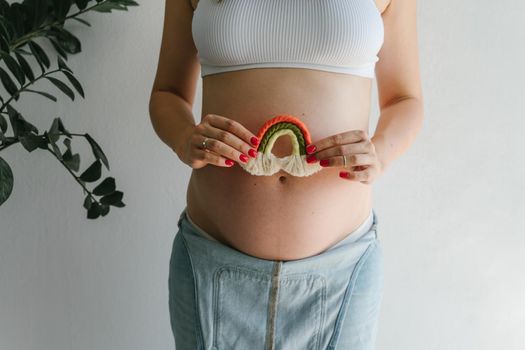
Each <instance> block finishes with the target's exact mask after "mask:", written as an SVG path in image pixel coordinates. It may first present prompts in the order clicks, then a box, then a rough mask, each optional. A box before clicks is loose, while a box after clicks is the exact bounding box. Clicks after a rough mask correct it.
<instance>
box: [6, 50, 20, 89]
mask: <svg viewBox="0 0 525 350" xmlns="http://www.w3.org/2000/svg"><path fill="white" fill-rule="evenodd" d="M1 57H2V59H3V60H4V62H5V65H6V66H7V68H9V70H10V71H11V73H13V75H14V77H15V78H16V80H18V82H19V83H20V85H24V84H25V82H26V76H25V74H24V71H23V70H22V68H20V66H19V65H18V62H17V61H16V60H15V59H14V58H13V57H12V56H11V55H8V54H6V53H4V52H1Z"/></svg>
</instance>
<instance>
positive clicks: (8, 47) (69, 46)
mask: <svg viewBox="0 0 525 350" xmlns="http://www.w3.org/2000/svg"><path fill="white" fill-rule="evenodd" d="M128 6H138V4H137V3H136V2H135V1H133V0H24V1H22V2H16V3H11V4H9V3H8V2H7V1H6V0H0V81H1V83H2V86H3V88H4V89H5V93H3V92H2V93H1V94H0V104H1V106H0V206H1V205H2V204H3V203H4V202H5V201H6V200H7V199H8V198H9V196H10V195H11V193H12V191H13V172H12V170H11V167H10V166H9V164H8V163H7V161H6V160H5V159H3V158H2V157H1V151H3V150H5V149H6V148H8V147H11V146H13V145H15V144H21V145H22V147H23V148H24V149H25V150H27V151H28V152H32V151H34V150H36V149H41V150H45V151H47V152H50V153H51V154H52V155H53V156H54V157H55V158H56V159H57V160H58V162H59V163H61V164H62V165H63V166H64V167H65V168H66V169H67V171H68V172H69V173H70V174H71V176H73V178H74V179H75V180H76V181H77V182H78V184H79V185H80V186H81V187H82V190H83V193H84V195H85V197H84V199H83V207H84V208H85V209H86V211H87V218H89V219H96V218H98V217H99V216H101V215H102V216H105V215H107V214H108V213H109V209H110V206H114V207H124V206H125V204H124V203H123V202H122V197H123V192H122V191H118V190H116V186H115V179H114V178H113V177H111V176H107V177H105V178H104V179H103V180H102V181H101V182H100V183H98V184H97V185H96V186H95V187H94V188H93V189H92V190H89V189H88V187H87V183H93V182H95V181H97V180H99V179H100V178H101V175H102V165H104V166H105V167H106V169H107V170H108V171H109V162H108V159H107V158H106V156H105V154H104V152H103V150H102V148H101V147H100V145H99V144H98V143H97V142H96V141H95V139H94V138H93V137H91V135H89V134H88V133H83V134H81V133H72V132H69V131H68V130H67V129H66V128H65V126H64V123H63V122H62V120H61V118H60V117H56V118H54V119H53V121H52V123H51V126H50V128H49V130H46V131H44V132H43V133H40V132H39V131H38V129H37V128H36V127H35V126H34V125H33V124H31V123H30V122H29V121H27V120H26V119H25V118H24V117H23V116H22V114H21V113H20V112H19V111H18V110H17V109H16V107H15V103H20V100H21V99H22V97H23V95H24V93H35V94H39V95H41V96H43V97H45V98H47V99H50V100H52V101H54V102H56V101H57V98H56V97H55V96H54V95H52V94H51V93H49V92H45V91H38V90H34V89H32V85H33V84H34V83H35V82H37V81H40V80H44V81H47V82H48V83H49V84H50V85H51V86H52V87H53V89H55V91H59V92H61V93H63V94H65V95H66V96H68V97H69V98H71V100H74V98H75V92H76V93H78V94H79V95H80V96H82V98H84V91H83V89H82V85H81V84H80V82H79V81H78V80H77V79H76V78H75V76H74V75H73V71H72V70H71V69H70V68H69V67H68V66H67V65H66V61H67V57H68V54H76V53H79V52H80V51H81V44H80V41H79V40H78V38H77V37H76V36H75V35H74V34H73V33H71V32H70V31H68V30H67V29H66V28H65V27H64V24H65V22H66V21H68V20H76V21H79V22H80V23H83V24H85V25H87V26H91V25H90V24H89V22H87V21H86V20H84V19H81V18H79V16H80V15H82V14H83V13H86V12H88V11H97V12H111V11H112V10H125V11H127V8H128ZM37 38H44V39H47V40H48V41H49V43H50V44H51V47H52V48H53V49H54V53H56V54H57V55H56V56H57V58H56V68H51V59H50V58H49V56H48V54H47V53H46V50H45V49H44V48H43V47H42V46H41V45H39V44H38V43H37V42H36V41H35V39H37ZM24 56H25V57H24ZM32 61H33V62H36V63H37V64H38V66H39V67H40V68H39V70H40V73H39V74H38V73H35V72H34V71H33V68H32V67H31V64H30V62H32ZM35 69H37V68H35ZM60 78H62V79H60ZM64 78H65V79H64ZM65 81H67V82H68V83H69V84H70V85H71V87H70V86H69V85H68V84H66V82H65ZM9 129H10V132H11V134H10V135H8V130H9ZM73 137H83V138H85V140H86V141H87V143H88V144H89V146H90V147H91V150H92V153H93V156H94V161H93V162H92V163H91V164H90V165H89V166H88V167H87V168H86V169H85V170H83V171H82V172H80V155H79V154H78V153H73V150H72V147H71V139H72V138H73ZM60 139H62V144H63V145H64V146H65V150H63V151H62V150H61V149H60V147H59V141H60ZM97 197H98V198H97Z"/></svg>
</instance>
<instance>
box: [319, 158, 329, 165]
mask: <svg viewBox="0 0 525 350" xmlns="http://www.w3.org/2000/svg"><path fill="white" fill-rule="evenodd" d="M328 163H330V161H329V160H328V159H321V161H320V162H319V165H321V166H327V165H328Z"/></svg>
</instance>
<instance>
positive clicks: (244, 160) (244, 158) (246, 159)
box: [239, 154, 248, 163]
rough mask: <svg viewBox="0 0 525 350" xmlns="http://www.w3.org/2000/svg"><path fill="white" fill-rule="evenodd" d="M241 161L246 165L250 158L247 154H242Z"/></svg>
mask: <svg viewBox="0 0 525 350" xmlns="http://www.w3.org/2000/svg"><path fill="white" fill-rule="evenodd" d="M239 159H240V160H242V161H243V162H244V163H246V162H247V161H248V157H247V156H246V155H245V154H241V155H240V156H239Z"/></svg>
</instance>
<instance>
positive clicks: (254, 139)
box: [250, 136, 259, 146]
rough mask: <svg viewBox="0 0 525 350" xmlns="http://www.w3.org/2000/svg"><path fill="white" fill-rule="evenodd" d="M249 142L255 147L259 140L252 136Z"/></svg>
mask: <svg viewBox="0 0 525 350" xmlns="http://www.w3.org/2000/svg"><path fill="white" fill-rule="evenodd" d="M250 141H251V142H252V144H254V145H255V146H257V145H258V144H259V139H258V138H257V137H255V136H253V137H252V138H251V139H250Z"/></svg>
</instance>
